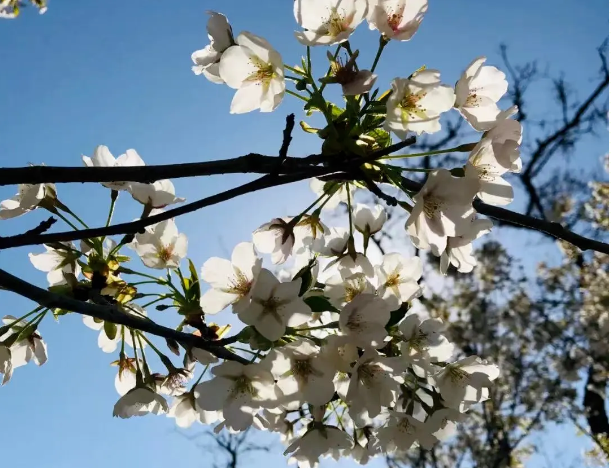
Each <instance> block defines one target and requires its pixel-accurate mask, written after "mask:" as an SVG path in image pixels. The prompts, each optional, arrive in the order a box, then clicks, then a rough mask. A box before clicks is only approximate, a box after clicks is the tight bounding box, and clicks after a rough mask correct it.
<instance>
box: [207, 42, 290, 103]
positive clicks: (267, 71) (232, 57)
mask: <svg viewBox="0 0 611 468" xmlns="http://www.w3.org/2000/svg"><path fill="white" fill-rule="evenodd" d="M236 43H237V45H234V46H231V47H229V48H228V49H227V50H226V51H225V52H224V53H223V56H222V57H221V62H220V64H219V72H220V76H221V78H222V79H223V80H224V81H225V83H227V85H228V86H229V87H230V88H233V89H236V90H237V91H236V93H235V95H234V97H233V100H232V101H231V109H230V112H231V113H232V114H243V113H245V112H250V111H253V110H255V109H260V110H261V112H271V111H273V110H274V109H275V108H276V107H278V105H280V102H281V101H282V98H283V97H284V90H285V87H286V84H285V82H284V62H283V61H282V57H281V56H280V54H279V53H278V52H277V51H276V50H275V49H274V48H273V47H272V46H271V45H270V43H269V42H267V41H266V40H265V39H263V38H262V37H259V36H256V35H254V34H251V33H249V32H242V33H240V35H239V36H238V37H237V39H236Z"/></svg>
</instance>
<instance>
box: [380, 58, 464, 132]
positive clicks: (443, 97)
mask: <svg viewBox="0 0 611 468" xmlns="http://www.w3.org/2000/svg"><path fill="white" fill-rule="evenodd" d="M391 87H392V93H391V95H390V97H389V98H388V101H387V102H386V121H385V123H384V127H385V128H386V130H388V131H390V132H393V133H394V134H395V135H397V136H398V137H399V138H401V139H405V138H407V134H408V132H410V131H411V132H416V133H417V134H418V135H420V134H421V133H422V132H425V133H435V132H438V131H439V130H441V124H440V123H439V116H440V115H441V114H442V113H444V112H446V111H448V110H450V109H451V108H452V106H453V105H454V100H455V96H454V90H453V89H452V87H451V86H447V85H444V84H441V81H440V73H439V71H437V70H429V69H426V70H422V71H418V72H415V73H414V74H413V75H412V76H411V77H409V78H395V79H394V80H393V81H392V83H391Z"/></svg>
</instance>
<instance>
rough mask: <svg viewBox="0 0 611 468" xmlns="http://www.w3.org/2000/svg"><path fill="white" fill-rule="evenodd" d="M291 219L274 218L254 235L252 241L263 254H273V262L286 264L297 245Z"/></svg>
mask: <svg viewBox="0 0 611 468" xmlns="http://www.w3.org/2000/svg"><path fill="white" fill-rule="evenodd" d="M289 221H290V218H286V219H282V218H274V219H272V220H271V221H270V222H269V223H265V224H263V225H261V226H259V227H258V228H257V229H256V230H255V231H254V232H253V233H252V241H253V243H254V244H255V247H256V248H257V250H258V251H259V252H261V253H266V254H271V256H272V262H273V263H275V264H279V263H284V262H286V260H287V259H288V258H289V256H290V255H291V252H292V251H293V247H294V245H295V233H294V232H293V226H292V225H291V224H290V223H289Z"/></svg>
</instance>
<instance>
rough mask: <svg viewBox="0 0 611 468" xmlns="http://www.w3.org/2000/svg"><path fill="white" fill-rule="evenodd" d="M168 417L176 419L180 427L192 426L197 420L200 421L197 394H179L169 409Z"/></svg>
mask: <svg viewBox="0 0 611 468" xmlns="http://www.w3.org/2000/svg"><path fill="white" fill-rule="evenodd" d="M168 417H169V418H174V419H175V420H176V425H177V426H178V427H182V428H187V427H191V426H192V425H193V423H194V422H195V421H199V412H198V411H197V408H196V406H195V395H194V394H193V393H192V392H186V393H184V394H182V395H179V396H177V397H176V398H175V399H174V401H173V402H172V405H171V406H170V409H169V411H168Z"/></svg>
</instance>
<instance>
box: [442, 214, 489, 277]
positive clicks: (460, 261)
mask: <svg viewBox="0 0 611 468" xmlns="http://www.w3.org/2000/svg"><path fill="white" fill-rule="evenodd" d="M491 229H492V221H490V220H489V219H485V218H475V219H474V220H473V221H471V224H470V226H469V228H468V229H467V231H466V232H465V233H464V234H463V235H461V236H457V237H449V238H448V244H447V245H446V248H445V250H444V251H443V252H442V253H441V258H440V259H439V270H440V271H441V273H442V274H444V275H445V274H446V272H447V271H448V267H449V266H450V263H451V264H452V265H454V266H455V267H456V269H457V270H458V271H459V272H461V273H469V272H470V271H473V268H475V265H477V259H476V258H475V256H474V255H473V244H472V242H473V241H474V240H475V239H479V238H480V237H481V236H483V235H484V234H487V233H489V232H490V230H491Z"/></svg>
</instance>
